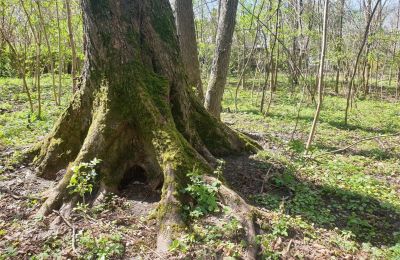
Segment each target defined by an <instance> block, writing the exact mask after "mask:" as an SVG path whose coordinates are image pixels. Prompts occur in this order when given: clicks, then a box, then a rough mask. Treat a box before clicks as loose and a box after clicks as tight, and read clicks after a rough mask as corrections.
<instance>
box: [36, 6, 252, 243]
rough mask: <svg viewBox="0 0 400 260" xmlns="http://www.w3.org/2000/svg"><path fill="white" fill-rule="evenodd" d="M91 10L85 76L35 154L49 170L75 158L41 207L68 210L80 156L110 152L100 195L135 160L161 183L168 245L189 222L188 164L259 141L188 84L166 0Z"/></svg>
mask: <svg viewBox="0 0 400 260" xmlns="http://www.w3.org/2000/svg"><path fill="white" fill-rule="evenodd" d="M82 10H83V15H84V33H85V66H84V71H83V83H82V86H81V88H80V89H79V91H77V92H76V93H75V95H74V100H73V102H72V103H71V104H70V106H69V107H68V109H67V110H66V111H65V112H64V114H63V115H62V116H61V118H60V119H59V121H58V122H57V124H56V125H55V127H54V129H53V130H52V132H51V133H50V134H49V136H48V137H47V138H46V140H45V141H44V142H43V144H42V146H41V150H40V154H39V155H38V156H37V157H36V159H35V163H36V165H37V166H38V172H39V174H40V175H41V176H42V177H45V178H55V177H56V176H57V172H60V170H62V169H65V168H67V166H68V165H69V167H68V168H67V171H66V173H65V174H64V175H63V178H62V180H61V181H60V182H59V183H58V185H57V187H56V188H55V189H54V190H53V191H52V192H50V193H49V194H48V197H47V200H46V201H45V203H44V204H43V205H42V207H41V209H40V211H39V213H38V214H42V215H46V214H48V213H50V212H51V211H52V210H53V209H57V208H61V212H68V211H69V209H70V208H71V206H72V205H73V203H72V202H73V201H74V200H75V199H76V198H71V196H72V195H70V194H69V193H68V192H67V186H68V184H69V182H70V179H71V176H72V175H73V172H72V170H71V168H72V167H73V166H76V165H79V164H80V163H82V162H88V161H90V160H92V159H93V158H95V157H96V158H99V159H101V160H102V162H101V164H100V165H99V167H98V169H97V171H98V173H99V175H100V180H99V184H98V189H97V192H98V194H99V196H100V195H101V194H104V193H105V192H116V191H117V189H118V186H119V184H120V182H121V180H122V178H123V176H124V173H125V172H126V171H127V169H130V168H132V167H137V166H139V167H140V168H142V169H143V170H144V171H145V172H146V177H147V180H148V183H149V184H150V185H151V186H152V187H154V189H155V188H156V187H158V186H160V185H161V184H162V196H161V201H160V203H159V207H158V214H157V216H158V218H159V222H160V233H159V238H158V248H159V249H164V250H165V249H166V248H167V245H168V243H169V242H170V241H171V240H170V239H171V235H172V233H171V232H172V230H176V229H175V228H173V227H174V226H178V227H179V225H181V224H182V221H181V219H180V207H181V203H180V201H182V200H183V198H182V195H180V192H179V191H180V190H181V189H182V187H184V186H185V185H186V184H187V183H188V178H187V176H186V174H187V173H188V172H190V171H192V170H193V167H194V166H195V167H197V169H199V170H200V171H202V172H203V173H204V174H205V175H209V176H211V175H212V165H213V164H214V162H215V158H214V156H216V155H222V154H224V153H232V152H241V151H244V150H254V149H255V146H254V144H253V143H252V142H251V141H249V140H247V139H246V138H245V137H243V136H242V135H240V134H238V133H236V132H234V131H233V130H231V129H229V128H228V127H226V126H225V125H223V124H222V123H221V122H219V121H218V120H217V119H216V118H214V117H212V116H210V115H209V114H208V113H207V112H206V111H205V109H204V108H203V106H202V104H201V103H200V101H199V100H198V98H197V97H196V96H195V95H194V93H193V90H192V89H191V88H190V86H189V85H188V84H187V82H186V76H185V74H184V69H183V65H182V61H181V58H180V50H179V44H178V40H177V37H176V33H175V26H174V18H173V16H172V10H171V8H170V5H169V3H168V1H167V0H146V1H142V0H82ZM211 178H212V177H211ZM246 219H247V218H246Z"/></svg>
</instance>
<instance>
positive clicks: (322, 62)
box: [306, 0, 329, 150]
mask: <svg viewBox="0 0 400 260" xmlns="http://www.w3.org/2000/svg"><path fill="white" fill-rule="evenodd" d="M328 9H329V0H325V5H324V20H323V21H324V23H323V32H322V44H321V58H320V62H319V72H318V104H317V110H316V111H315V115H314V121H313V123H312V126H311V131H310V135H309V136H308V140H307V144H306V150H309V149H310V147H311V144H312V142H313V140H314V136H315V132H316V130H317V123H318V120H319V115H320V113H321V107H322V101H323V96H324V87H323V80H324V67H325V52H326V45H327V39H326V38H327V37H326V36H327V25H328Z"/></svg>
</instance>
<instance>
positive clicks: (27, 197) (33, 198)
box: [0, 187, 42, 201]
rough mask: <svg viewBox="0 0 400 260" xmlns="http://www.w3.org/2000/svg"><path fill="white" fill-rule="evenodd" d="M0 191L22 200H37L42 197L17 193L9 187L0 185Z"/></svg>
mask: <svg viewBox="0 0 400 260" xmlns="http://www.w3.org/2000/svg"><path fill="white" fill-rule="evenodd" d="M0 192H1V193H6V194H8V195H10V196H11V197H13V198H14V199H16V200H22V199H32V200H38V201H41V200H42V198H39V197H34V196H25V195H17V194H16V193H15V192H13V191H12V190H10V189H9V188H6V187H0Z"/></svg>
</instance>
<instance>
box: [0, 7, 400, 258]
mask: <svg viewBox="0 0 400 260" xmlns="http://www.w3.org/2000/svg"><path fill="white" fill-rule="evenodd" d="M326 1H328V2H324V1H322V0H276V1H272V0H241V1H239V2H238V7H237V12H236V24H235V29H234V33H233V38H232V47H231V55H230V61H229V66H228V75H227V83H226V85H225V89H224V95H223V100H222V113H221V120H222V121H223V122H224V123H225V124H227V125H228V126H230V127H231V128H233V129H236V130H238V131H240V132H242V133H245V134H246V135H248V136H250V137H252V138H253V139H255V140H256V141H257V142H258V143H259V144H260V145H261V146H262V148H263V149H262V151H259V152H258V153H257V154H255V155H252V156H251V157H250V159H249V158H248V156H246V155H231V156H227V157H224V158H220V159H221V160H219V164H218V165H219V166H218V167H217V170H216V172H217V173H218V174H221V175H223V178H224V179H226V180H227V181H228V182H229V184H230V186H232V187H233V188H235V190H237V191H238V192H239V194H240V195H241V196H242V197H243V198H244V199H245V200H246V201H249V202H250V203H251V204H253V205H255V206H256V207H258V208H260V209H262V210H263V212H264V213H265V214H264V215H262V216H259V218H258V220H257V224H258V229H259V230H260V232H259V234H258V235H257V243H258V245H259V247H260V248H261V250H260V254H259V255H260V257H262V258H263V259H400V105H399V104H400V103H399V99H400V24H399V23H400V2H398V1H394V0H385V1H382V0H374V1H372V0H351V1H349V0H347V1H346V0H331V1H329V0H326ZM220 2H222V1H217V0H215V1H213V0H211V1H210V0H194V1H193V10H194V15H195V29H196V38H197V48H198V59H199V64H200V72H201V81H202V86H203V87H202V89H203V91H204V93H207V87H208V83H209V81H210V75H211V74H210V71H211V70H212V66H213V59H214V57H215V55H217V54H216V46H217V37H216V36H217V28H218V22H219V13H220V12H219V10H220V8H221V4H220ZM328 8H329V9H328ZM324 11H325V12H324ZM324 13H325V15H324ZM324 25H326V26H324ZM83 34H84V32H83V26H82V11H81V7H80V3H79V1H76V0H41V1H37V0H32V1H27V0H0V192H1V193H0V208H1V210H0V259H17V258H18V259H19V258H21V256H22V257H27V258H31V259H46V258H48V259H52V258H56V257H66V258H67V257H77V256H79V255H80V256H82V257H84V258H85V259H86V258H87V259H99V258H102V259H110V258H129V257H131V258H132V257H144V258H146V257H153V258H164V257H166V256H160V255H158V253H157V252H156V251H154V248H152V247H151V245H152V244H154V236H155V235H154V234H155V233H156V225H155V223H153V222H152V220H151V219H150V220H149V219H147V218H146V217H145V216H146V215H147V214H148V213H149V212H150V211H151V210H152V209H154V207H155V204H156V203H157V201H158V200H159V195H157V194H153V193H151V192H150V193H147V192H146V191H145V192H143V194H135V195H132V194H130V193H129V189H127V190H126V191H124V192H123V195H122V196H114V197H110V200H109V201H108V202H107V204H104V205H100V206H99V208H90V209H89V208H87V207H85V205H81V206H80V208H78V209H77V213H76V214H77V215H79V216H75V217H76V218H83V220H84V221H81V222H79V223H80V224H74V222H73V220H70V221H68V220H67V221H65V223H64V225H63V226H62V227H60V228H58V229H57V231H56V232H47V231H44V230H45V228H44V226H48V223H46V221H45V220H41V219H35V218H34V217H32V216H33V215H34V212H35V211H36V210H37V209H38V207H39V206H40V203H41V198H40V193H41V192H42V191H44V190H46V188H47V187H48V186H51V185H53V184H54V183H53V182H51V181H48V180H41V179H37V178H36V177H33V174H32V172H31V170H30V169H29V167H28V164H29V162H28V161H27V160H26V158H25V156H24V154H25V152H26V151H27V150H28V149H29V147H31V146H32V145H34V144H35V143H36V142H38V141H40V140H43V138H44V136H45V135H46V134H47V133H48V132H49V131H50V130H51V128H52V126H53V124H54V123H55V121H56V120H57V118H58V117H59V116H60V114H61V113H62V112H63V111H64V110H65V108H66V107H67V105H68V104H69V102H70V100H71V98H72V96H73V94H74V93H75V92H76V91H77V90H79V88H80V86H81V84H82V78H81V76H80V75H81V72H82V71H83V70H84V68H83V66H84V59H85V57H84V44H85V43H84V40H83V39H84V37H83ZM324 39H325V41H324ZM324 42H325V45H324V44H323V43H324ZM323 46H325V47H323ZM324 50H325V51H324ZM321 54H322V55H321ZM322 58H323V59H322ZM321 61H322V62H321ZM313 122H314V123H313ZM310 132H311V133H310ZM93 163H94V165H95V164H96V162H93ZM191 174H192V175H191V176H192V177H191V178H193V179H192V180H193V181H194V183H197V185H198V187H202V188H206V189H207V188H209V189H211V191H209V192H208V193H207V194H208V195H210V196H211V197H213V191H212V188H210V187H209V186H207V185H206V184H204V183H203V182H202V181H201V180H200V179H198V178H197V177H198V176H197V177H196V174H195V172H194V173H191ZM237 174H239V175H237ZM133 185H140V180H139V183H136V184H133ZM198 187H197V188H198ZM192 188H193V187H192ZM194 190H195V189H194ZM186 192H189V193H190V192H195V191H193V190H188V191H186ZM191 195H192V196H197V195H198V194H197V195H196V194H191ZM214 195H215V194H214ZM199 196H200V195H199ZM210 200H212V201H214V200H215V198H214V200H213V198H211V199H210ZM138 201H140V202H138ZM214 202H215V201H214ZM215 203H217V202H215ZM100 207H102V208H100ZM216 208H217V206H216ZM224 210H228V209H225V208H221V209H219V211H224ZM206 211H207V210H206ZM210 211H211V213H215V214H218V212H217V211H218V210H215V211H216V212H214V210H210ZM132 212H133V213H136V214H139V215H140V216H141V218H133V217H132V214H131V213H132ZM208 213H210V212H208ZM54 214H57V213H54ZM189 214H191V217H193V216H195V215H196V214H197V215H198V216H196V217H193V224H192V230H190V232H188V234H187V235H185V236H183V237H181V238H180V239H177V240H174V241H173V243H172V244H171V247H170V250H169V251H170V252H169V255H168V257H171V258H172V257H184V256H186V257H188V258H191V257H192V258H195V257H201V256H203V257H205V258H207V257H208V256H210V255H215V256H216V257H217V256H226V257H233V258H236V257H240V256H241V253H242V250H243V247H244V246H245V245H243V243H242V240H241V236H242V235H243V229H244V227H243V226H241V225H240V223H238V222H237V221H236V220H235V219H234V218H228V219H224V220H222V222H221V223H215V222H213V221H212V220H210V219H204V218H203V219H202V218H201V215H203V214H204V212H203V213H202V212H200V213H199V212H196V211H195V210H193V211H191V212H190V213H189ZM203 217H204V216H203ZM207 221H211V222H209V223H208V222H207ZM71 222H72V223H71ZM72 227H73V228H72ZM128 227H129V228H128ZM75 232H76V233H77V234H75ZM71 237H72V240H73V242H72V244H71ZM77 252H78V254H77Z"/></svg>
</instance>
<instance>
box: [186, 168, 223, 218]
mask: <svg viewBox="0 0 400 260" xmlns="http://www.w3.org/2000/svg"><path fill="white" fill-rule="evenodd" d="M188 176H189V178H190V182H191V183H190V184H189V185H188V186H187V187H186V188H185V189H184V191H183V192H184V193H187V194H189V195H190V196H191V197H192V198H193V199H194V200H195V201H196V204H195V205H194V206H193V207H186V208H185V209H186V210H189V216H190V217H192V218H198V217H201V216H204V215H205V214H207V213H212V212H217V211H218V210H219V208H218V203H217V192H218V188H219V187H220V186H221V182H220V181H215V182H213V183H212V184H208V183H206V182H205V181H204V180H203V178H202V176H201V174H200V173H199V171H198V170H197V169H194V170H193V171H192V172H190V173H189V174H188Z"/></svg>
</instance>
